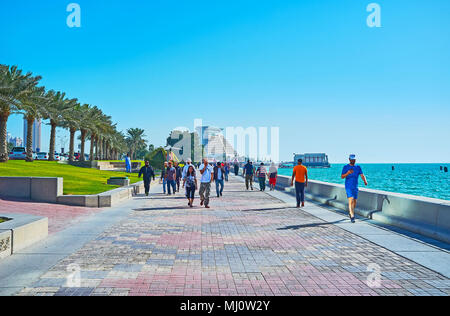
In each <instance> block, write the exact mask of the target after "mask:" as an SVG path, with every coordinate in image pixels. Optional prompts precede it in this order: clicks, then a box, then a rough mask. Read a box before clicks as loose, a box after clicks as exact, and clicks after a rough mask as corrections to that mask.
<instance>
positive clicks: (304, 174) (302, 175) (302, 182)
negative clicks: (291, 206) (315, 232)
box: [291, 159, 308, 208]
mask: <svg viewBox="0 0 450 316" xmlns="http://www.w3.org/2000/svg"><path fill="white" fill-rule="evenodd" d="M294 179H295V196H296V197H297V208H300V203H301V206H302V207H304V206H305V188H307V187H308V169H306V167H305V166H304V165H303V160H302V159H299V160H298V165H297V166H295V168H294V171H293V173H292V179H291V186H293V185H294Z"/></svg>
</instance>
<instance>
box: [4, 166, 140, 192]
mask: <svg viewBox="0 0 450 316" xmlns="http://www.w3.org/2000/svg"><path fill="white" fill-rule="evenodd" d="M0 177H60V178H64V195H78V194H81V195H84V194H98V193H102V192H106V191H109V190H112V189H115V188H117V187H118V186H114V185H107V184H106V182H107V180H108V179H109V178H110V177H128V178H129V179H130V182H131V183H136V182H139V181H140V180H139V179H138V175H137V174H135V173H134V174H127V173H125V172H115V171H100V170H97V169H89V168H80V167H74V166H69V165H65V164H59V163H57V162H51V161H35V162H33V163H27V162H25V161H21V160H17V161H15V160H11V161H8V162H7V163H0Z"/></svg>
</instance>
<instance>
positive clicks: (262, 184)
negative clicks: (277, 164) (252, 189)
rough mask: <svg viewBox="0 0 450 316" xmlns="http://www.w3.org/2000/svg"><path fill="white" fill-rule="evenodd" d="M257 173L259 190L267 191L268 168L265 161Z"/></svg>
mask: <svg viewBox="0 0 450 316" xmlns="http://www.w3.org/2000/svg"><path fill="white" fill-rule="evenodd" d="M256 173H257V175H258V181H259V191H262V192H264V191H266V178H267V169H266V167H265V166H264V163H263V162H262V163H261V165H260V166H259V168H258V171H257V172H256Z"/></svg>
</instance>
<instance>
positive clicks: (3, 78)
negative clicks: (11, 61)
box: [0, 65, 41, 162]
mask: <svg viewBox="0 0 450 316" xmlns="http://www.w3.org/2000/svg"><path fill="white" fill-rule="evenodd" d="M40 80H41V77H39V76H37V77H33V75H32V74H31V73H30V72H29V73H27V74H23V73H22V71H21V70H19V69H18V68H17V67H16V66H12V67H9V66H6V65H0V162H6V161H8V145H7V139H6V138H7V122H8V118H9V116H10V115H11V114H13V113H17V110H18V107H19V106H20V101H19V99H20V97H21V96H22V95H24V94H26V93H28V92H29V91H30V90H31V89H32V88H34V87H35V86H37V84H38V83H39V81H40Z"/></svg>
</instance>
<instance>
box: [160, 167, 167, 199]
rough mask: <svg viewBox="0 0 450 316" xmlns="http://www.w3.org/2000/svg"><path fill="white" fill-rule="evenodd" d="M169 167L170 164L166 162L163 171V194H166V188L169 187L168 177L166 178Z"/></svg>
mask: <svg viewBox="0 0 450 316" xmlns="http://www.w3.org/2000/svg"><path fill="white" fill-rule="evenodd" d="M167 167H169V164H168V163H167V162H164V167H163V169H162V170H161V180H160V181H161V183H162V185H163V193H164V194H166V193H167V192H166V187H167V177H166V173H167Z"/></svg>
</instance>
